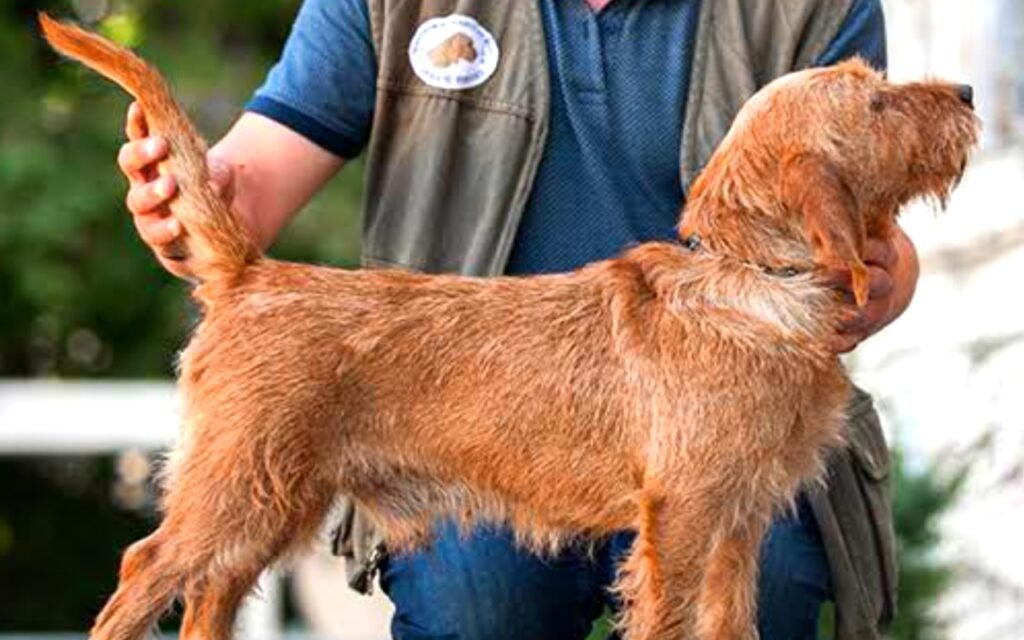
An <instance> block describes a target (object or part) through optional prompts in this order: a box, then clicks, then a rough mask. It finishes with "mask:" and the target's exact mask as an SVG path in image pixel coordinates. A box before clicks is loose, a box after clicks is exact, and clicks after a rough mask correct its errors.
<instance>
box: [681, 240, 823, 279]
mask: <svg viewBox="0 0 1024 640" xmlns="http://www.w3.org/2000/svg"><path fill="white" fill-rule="evenodd" d="M682 245H683V248H684V249H686V250H687V251H690V252H694V253H696V252H703V251H707V248H706V247H705V246H704V240H703V239H702V238H701V237H700V234H699V233H691V234H689V235H688V236H686V237H685V238H682ZM733 258H734V259H735V260H737V261H739V262H744V263H746V264H749V265H751V266H753V267H757V268H758V269H760V270H761V272H762V273H764V274H765V275H769V276H774V277H776V278H793V277H795V276H798V275H801V274H804V273H807V272H808V270H807V269H799V268H797V267H795V266H793V265H784V266H781V267H776V266H772V265H769V264H763V263H757V262H751V261H747V260H743V259H742V258H739V257H735V256H734V257H733Z"/></svg>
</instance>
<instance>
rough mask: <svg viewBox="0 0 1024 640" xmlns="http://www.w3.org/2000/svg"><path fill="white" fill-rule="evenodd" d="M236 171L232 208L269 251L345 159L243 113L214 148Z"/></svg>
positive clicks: (214, 154)
mask: <svg viewBox="0 0 1024 640" xmlns="http://www.w3.org/2000/svg"><path fill="white" fill-rule="evenodd" d="M210 158H211V161H212V162H222V163H224V164H226V165H228V166H229V167H230V169H231V171H232V174H233V176H232V178H233V180H232V192H233V193H232V194H231V195H230V196H229V198H230V199H231V202H232V208H233V210H234V211H235V213H236V214H237V215H238V216H239V217H240V218H241V219H242V221H243V222H244V224H245V225H246V227H247V228H248V229H249V232H250V234H251V235H252V237H253V239H254V240H255V241H256V243H257V244H258V245H259V246H260V247H261V248H263V249H266V248H267V247H269V246H270V245H271V244H273V242H274V240H275V239H276V238H277V236H278V234H279V233H280V232H281V230H282V229H283V228H284V227H285V226H286V225H287V224H288V222H289V221H290V220H291V219H292V218H293V217H294V216H295V215H296V214H297V213H298V212H299V211H300V210H301V209H302V207H304V206H305V205H306V203H308V202H309V200H310V199H311V198H312V197H313V195H314V194H315V193H317V191H319V190H320V188H321V187H322V186H323V185H324V183H326V182H327V181H328V180H329V179H330V178H331V177H332V176H334V174H335V173H337V171H338V170H339V169H341V167H342V166H343V165H344V160H343V159H341V158H339V157H338V156H336V155H334V154H332V153H329V152H327V151H325V150H324V149H321V148H320V147H318V146H316V145H315V144H313V143H312V142H310V141H309V140H307V139H305V138H303V137H302V136H300V135H298V134H297V133H295V132H294V131H292V130H291V129H288V128H287V127H285V126H283V125H281V124H279V123H277V122H275V121H273V120H271V119H269V118H266V117H264V116H261V115H259V114H255V113H245V114H243V115H242V116H241V117H240V118H239V119H238V121H237V122H236V123H235V124H234V126H232V128H231V130H230V131H228V133H227V134H226V135H225V136H224V138H222V139H221V140H220V142H218V143H217V144H216V145H214V146H213V148H212V149H210Z"/></svg>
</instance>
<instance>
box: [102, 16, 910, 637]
mask: <svg viewBox="0 0 1024 640" xmlns="http://www.w3.org/2000/svg"><path fill="white" fill-rule="evenodd" d="M751 7H752V5H750V4H749V3H744V2H742V1H741V0H716V1H715V2H711V1H710V0H708V1H705V2H699V1H681V2H671V3H669V2H661V3H659V2H631V1H629V0H617V1H609V0H568V1H564V2H563V1H561V0H536V1H533V2H522V3H488V2H483V1H470V2H458V3H456V2H449V1H438V2H432V3H399V2H393V1H392V0H335V1H334V2H330V1H328V0H306V2H305V3H304V4H303V6H302V9H301V10H300V12H299V15H298V17H297V19H296V21H295V24H294V26H293V29H292V33H291V36H290V38H289V40H288V43H287V45H286V47H285V50H284V53H283V55H282V58H281V60H280V62H279V63H278V64H277V65H276V66H275V67H274V69H273V70H272V71H271V72H270V74H269V77H268V79H267V81H266V83H265V84H264V85H263V86H262V87H261V88H260V89H259V90H258V91H257V92H256V94H255V96H254V97H253V99H252V100H251V101H250V102H249V104H248V105H247V109H246V111H245V113H243V115H242V116H241V117H240V118H239V120H238V121H237V122H236V123H235V125H234V126H233V127H232V129H231V130H230V131H229V132H228V133H227V134H226V135H225V137H224V138H223V139H222V140H221V141H220V142H219V143H217V144H216V145H215V146H214V147H213V148H212V149H211V150H210V153H209V166H210V170H211V175H212V178H213V182H214V184H215V185H216V186H217V188H218V189H219V191H220V193H221V194H222V195H223V197H224V198H225V199H226V200H227V201H228V202H229V203H230V204H231V206H232V208H233V210H234V211H235V212H236V213H237V215H238V216H239V217H240V218H241V220H242V221H243V222H244V223H245V224H246V226H247V228H248V229H249V231H250V233H251V235H252V237H253V238H254V239H255V241H256V242H257V243H258V244H259V245H260V246H262V247H267V246H269V245H270V244H271V243H272V242H273V240H274V238H275V237H276V236H277V235H278V233H279V232H280V230H281V229H282V228H283V227H284V226H285V225H286V224H287V223H288V221H289V220H290V219H291V218H292V217H293V216H294V215H296V214H297V212H298V211H300V210H301V209H302V207H303V206H304V205H305V204H306V202H307V201H308V200H309V199H310V198H311V197H312V196H313V195H314V194H315V193H316V192H317V191H318V190H319V189H320V188H321V187H322V186H323V185H324V184H325V183H326V182H327V181H328V180H329V179H330V178H331V177H332V176H333V175H335V174H336V173H337V172H338V171H339V170H340V169H341V168H342V167H343V166H344V165H345V164H346V162H347V161H348V160H350V159H352V158H355V157H356V156H358V155H360V154H361V153H364V152H366V153H367V202H366V208H365V211H364V216H365V224H364V229H365V232H364V238H363V250H364V261H365V263H366V264H367V265H371V266H381V267H400V268H410V269H417V270H423V271H431V272H438V271H458V272H462V273H466V274H472V275H481V276H486V275H496V274H502V273H504V274H512V275H514V274H529V273H540V272H556V271H566V270H571V269H574V268H577V267H580V266H582V265H584V264H587V263H589V262H592V261H595V260H599V259H603V258H607V257H609V256H611V255H614V254H616V253H618V252H620V251H621V250H623V249H624V248H626V247H627V246H629V245H631V244H634V243H637V242H641V241H645V240H650V239H670V238H673V237H674V235H675V234H674V229H673V227H674V225H675V223H676V216H677V214H678V211H679V210H680V208H681V206H682V203H683V202H684V200H685V197H686V191H687V188H688V187H689V185H690V182H691V180H692V179H693V177H694V175H695V174H696V173H697V172H698V171H699V169H700V168H701V167H702V166H703V164H704V162H706V160H707V158H708V157H709V156H710V153H711V151H712V150H713V149H714V147H715V146H716V145H717V143H718V142H719V141H720V140H721V138H722V136H724V134H725V131H726V129H727V128H728V125H729V123H730V121H731V120H732V118H733V116H734V115H735V113H736V112H737V111H738V109H739V107H740V105H742V103H743V101H744V100H745V99H746V98H747V97H749V96H750V95H751V94H752V93H753V92H754V91H755V90H756V89H757V88H758V87H760V86H762V85H764V84H766V83H767V82H769V81H770V80H772V79H773V78H775V77H778V76H780V75H783V74H784V73H787V72H789V71H792V70H794V69H797V68H801V67H806V66H812V65H826V64H831V63H834V62H838V61H840V60H842V59H844V58H847V57H850V56H854V55H859V56H862V57H864V58H865V59H866V60H868V61H869V62H870V63H872V64H873V65H874V66H876V67H884V65H885V62H886V59H885V55H886V52H885V42H884V24H883V18H882V14H881V8H880V6H879V2H878V0H840V1H839V2H824V1H817V0H796V1H793V2H786V3H782V2H771V3H761V4H758V5H757V8H756V10H755V9H753V8H751ZM456 8H457V10H458V12H457V13H456ZM793 126H800V123H793ZM127 134H128V137H129V139H130V140H129V142H128V143H127V144H125V145H124V147H123V148H122V150H121V153H120V156H119V164H120V166H121V168H122V170H123V171H124V172H125V174H126V175H127V176H128V178H129V179H130V182H131V188H130V191H129V193H128V198H127V202H128V207H129V209H130V210H131V211H132V213H133V214H134V220H135V224H136V226H137V229H138V232H139V235H140V236H141V237H142V239H143V240H144V241H145V242H146V243H147V244H148V245H149V246H150V247H152V249H153V251H154V253H155V255H156V256H157V259H158V260H160V262H161V264H163V265H164V267H165V268H166V269H167V270H168V271H169V272H171V273H173V274H175V275H177V276H179V277H188V276H189V275H190V269H189V262H188V257H187V255H183V254H182V253H181V252H180V251H179V250H178V249H177V244H176V241H177V240H179V239H180V237H181V234H182V230H181V225H180V223H179V222H178V221H177V220H175V219H174V218H173V217H172V216H170V215H169V214H168V211H167V209H166V206H165V205H166V203H167V201H168V200H169V199H170V198H172V197H173V196H174V194H175V189H176V185H175V181H174V178H173V177H172V176H163V177H157V175H156V169H155V167H156V164H157V163H158V162H159V161H160V160H161V159H162V158H163V157H165V156H166V153H167V143H166V141H165V140H163V139H161V138H159V137H151V136H148V135H147V130H146V122H145V114H143V113H142V112H141V111H140V109H139V108H138V107H137V106H135V105H133V106H132V107H131V108H130V109H129V114H128V119H127ZM268 149H273V153H268V152H267V150H268ZM867 258H868V260H867V262H868V264H869V269H870V276H871V299H870V301H869V303H868V304H867V305H866V306H865V307H864V308H863V309H861V310H859V311H858V312H857V313H855V314H852V315H851V319H850V320H849V321H848V322H847V323H846V324H844V325H843V326H841V327H837V331H836V335H835V344H834V348H835V350H836V351H837V352H848V351H850V350H852V349H854V348H855V347H856V345H857V344H859V343H860V342H861V341H863V340H864V339H866V338H867V337H869V336H870V335H872V334H874V333H876V332H877V331H879V330H881V329H882V328H883V327H884V326H886V325H887V324H888V323H890V322H891V321H893V320H894V319H895V318H896V317H898V316H899V315H900V314H901V313H902V312H903V310H904V309H905V308H906V307H907V305H908V304H909V302H910V299H911V297H912V295H913V291H914V288H915V285H916V280H917V258H916V254H915V252H914V249H913V246H912V244H911V243H910V241H909V240H908V239H907V238H906V236H905V235H903V234H902V233H901V232H898V233H896V234H894V235H893V236H892V237H889V238H873V239H870V240H869V243H868V250H867ZM834 279H835V284H836V286H837V288H839V289H841V290H848V289H849V274H847V273H835V274H834ZM849 414H850V424H849V426H848V431H849V434H850V438H849V439H850V446H849V447H848V449H847V450H845V451H843V452H840V453H839V454H837V455H836V456H835V457H834V459H833V460H832V462H831V464H830V470H829V487H828V489H827V490H823V489H812V490H809V491H807V492H806V493H805V494H804V495H803V496H802V497H801V499H800V500H799V504H798V509H797V511H796V513H794V514H789V515H784V516H780V517H779V518H778V520H777V521H776V523H775V524H774V526H773V527H772V530H771V532H770V534H769V536H768V538H767V540H766V541H765V544H764V546H763V548H762V556H761V578H760V593H759V628H760V633H761V637H762V638H763V639H764V640H775V639H781V638H786V639H789V638H814V637H816V630H817V624H818V616H819V610H820V607H821V605H822V603H823V602H825V601H827V600H833V601H835V603H836V611H837V631H838V637H839V638H875V637H879V633H880V628H881V627H882V626H883V625H884V623H885V622H886V621H888V620H889V619H891V617H892V615H893V608H894V606H895V601H894V600H895V598H894V592H895V568H894V566H895V565H894V559H893V549H892V547H893V533H892V527H891V514H890V512H889V509H890V507H889V496H888V489H887V486H886V484H885V477H886V472H887V469H888V461H887V452H886V450H885V443H884V440H883V438H882V435H881V433H880V428H879V424H878V420H877V416H876V415H875V414H874V411H873V410H872V408H871V403H870V400H869V399H868V398H867V397H866V395H863V394H860V395H858V397H857V398H856V399H855V400H854V402H853V404H852V405H851V408H850V411H849ZM497 463H500V461H497ZM357 520H358V518H357ZM348 521H349V522H351V519H350V520H348ZM353 529H359V527H358V526H357V527H347V528H346V530H347V531H351V530H353ZM361 539H362V538H360V539H357V540H355V541H350V542H348V543H346V544H344V545H343V547H344V548H345V549H348V550H351V551H353V552H354V553H355V555H356V557H357V558H358V559H359V560H361V561H362V560H366V559H367V558H368V559H369V560H370V563H371V564H373V565H377V564H379V565H380V566H379V568H380V571H381V582H382V585H383V587H384V589H385V590H386V592H387V593H388V595H389V596H390V597H391V598H392V600H393V601H394V602H395V605H396V609H397V611H396V615H395V619H394V622H393V633H394V637H396V638H399V639H400V640H424V639H428V638H431V639H432V638H438V639H439V638H445V639H450V638H461V639H463V640H482V639H484V638H487V639H492V640H503V639H505V638H508V639H512V638H517V639H523V638H529V639H533V640H548V639H551V640H556V639H557V640H566V639H573V638H579V639H582V638H584V637H585V636H586V635H587V632H588V630H589V628H590V626H591V624H592V621H593V620H594V619H595V618H596V617H597V616H598V615H600V613H601V611H602V609H603V608H604V607H605V606H611V607H613V608H614V607H615V605H616V603H615V600H614V597H612V596H609V595H608V594H607V593H606V589H607V587H608V586H609V585H610V584H611V583H612V580H613V577H614V572H615V564H616V561H617V560H618V559H619V558H621V557H622V556H623V555H624V553H625V551H626V550H627V549H628V547H629V545H630V543H631V541H632V537H631V534H629V533H628V532H624V533H622V534H621V535H619V536H615V537H613V538H612V539H611V540H608V541H606V542H604V543H602V544H601V545H599V546H598V547H597V549H596V551H595V552H594V553H592V554H588V552H587V551H586V550H582V549H574V550H569V551H567V552H564V553H562V554H559V555H558V556H556V557H554V558H538V557H535V556H532V555H530V554H529V553H528V552H526V551H524V550H521V549H519V548H517V547H516V545H515V543H514V541H513V540H512V538H511V536H510V534H509V533H508V532H507V531H506V530H504V529H502V528H497V527H496V528H490V529H481V530H478V531H475V532H474V533H473V534H472V535H471V536H469V537H468V538H465V537H460V536H459V534H458V532H457V531H456V530H455V528H454V526H451V525H448V524H441V525H440V526H439V528H438V535H437V538H436V540H434V543H433V544H432V545H431V546H430V547H429V548H427V549H424V550H422V551H420V552H418V553H415V554H409V555H398V556H393V557H389V556H386V555H385V556H383V560H381V559H380V554H379V553H377V552H376V549H374V548H372V547H374V545H373V544H370V545H369V547H371V548H367V545H366V544H362V545H361V544H360V540H361ZM370 539H372V538H370ZM374 568H376V567H374Z"/></svg>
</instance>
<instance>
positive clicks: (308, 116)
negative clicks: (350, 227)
mask: <svg viewBox="0 0 1024 640" xmlns="http://www.w3.org/2000/svg"><path fill="white" fill-rule="evenodd" d="M536 1H538V2H539V4H540V8H541V13H542V16H543V20H544V33H545V39H546V43H547V50H548V65H549V74H550V79H551V94H552V95H551V98H552V101H551V121H550V129H549V135H548V140H547V146H546V147H545V150H544V156H543V158H542V160H541V163H540V166H539V167H538V171H537V176H536V179H535V181H534V184H533V191H532V193H531V194H530V198H529V201H528V202H527V205H526V209H525V210H524V212H523V218H522V222H521V224H520V227H519V230H518V234H517V236H516V241H515V243H514V245H513V248H512V253H511V255H510V258H509V263H508V267H507V272H508V273H511V274H523V273H541V272H557V271H568V270H571V269H575V268H577V267H579V266H582V265H584V264H587V263H589V262H593V261H596V260H601V259H604V258H607V257H610V256H612V255H615V254H617V253H619V252H621V251H622V250H623V249H624V248H625V247H628V246H630V245H633V244H636V243H639V242H643V241H647V240H654V239H667V238H671V237H673V235H674V227H675V225H676V223H677V222H678V215H679V211H680V209H681V207H682V204H683V200H684V197H685V194H684V193H683V192H682V188H681V185H680V182H679V147H680V136H681V134H682V125H683V120H684V117H685V113H684V110H685V105H686V98H687V93H688V91H689V88H690V87H689V78H690V69H691V66H692V52H693V40H694V36H695V34H696V30H697V16H698V12H699V9H700V1H701V0H615V1H614V2H612V3H611V4H610V5H608V6H607V7H606V8H605V9H604V10H603V11H601V12H599V13H595V12H593V11H592V10H591V9H590V8H589V7H588V6H587V4H586V2H585V1H584V0H536ZM705 1H714V0H705ZM499 44H500V43H499ZM853 55H860V56H862V57H864V58H865V59H867V60H868V61H869V62H870V63H872V64H873V65H874V66H876V67H877V68H884V67H885V64H886V50H885V27H884V21H883V17H882V10H881V6H880V0H855V2H854V4H853V6H852V7H851V9H850V11H849V15H847V16H846V18H845V20H844V22H843V25H842V27H841V28H840V31H839V33H838V35H837V37H836V39H835V41H834V42H832V43H831V45H830V46H829V47H828V49H827V51H826V52H825V53H824V54H823V56H822V57H821V59H820V60H818V64H821V65H826V64H832V63H835V62H838V61H840V60H842V59H844V58H847V57H850V56H853ZM376 74H377V67H376V59H375V56H374V49H373V42H372V39H371V35H370V17H369V12H368V9H367V7H366V2H365V0H305V2H304V3H303V5H302V8H301V9H300V11H299V14H298V16H297V18H296V20H295V24H294V25H293V27H292V31H291V35H290V36H289V38H288V41H287V43H286V45H285V49H284V53H283V54H282V56H281V59H280V61H279V62H278V63H277V64H276V65H275V66H274V67H273V69H272V70H271V71H270V74H269V76H268V77H267V80H266V82H265V83H264V84H263V86H262V87H260V88H259V89H258V90H257V91H256V93H255V95H254V96H253V98H252V100H251V101H250V102H249V103H248V105H247V107H246V108H247V109H248V110H249V111H253V112H256V113H260V114H262V115H265V116H267V117H270V118H272V119H274V120H276V121H278V122H280V123H281V124H284V125H285V126H287V127H289V128H291V129H293V130H295V131H297V132H298V133H300V134H302V135H303V136H305V137H307V138H308V139H310V140H312V141H313V142H315V143H316V144H318V145H320V146H321V147H323V148H324V149H327V150H328V151H330V152H332V153H335V154H337V155H339V156H341V157H344V158H353V157H355V156H357V155H358V154H359V153H360V152H361V151H362V150H363V148H364V147H365V146H366V143H367V141H368V140H369V136H370V127H371V123H372V119H373V108H374V100H375V98H376V88H375V81H376Z"/></svg>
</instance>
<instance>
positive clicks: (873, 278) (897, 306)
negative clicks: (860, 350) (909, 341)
mask: <svg viewBox="0 0 1024 640" xmlns="http://www.w3.org/2000/svg"><path fill="white" fill-rule="evenodd" d="M864 264H865V265H866V266H867V268H868V283H869V293H868V302H867V304H866V305H864V306H863V307H857V306H856V305H855V304H854V303H853V292H852V290H851V284H850V272H849V271H846V270H843V271H833V272H830V273H829V274H828V275H827V277H826V278H827V282H828V283H829V284H830V285H831V286H833V287H835V288H836V289H838V290H839V291H841V292H843V293H844V294H845V297H846V301H847V310H846V311H847V313H846V314H845V317H844V319H843V321H842V322H841V323H840V325H839V327H837V329H836V333H835V335H833V337H832V341H831V344H830V347H831V349H832V351H834V352H835V353H848V352H850V351H853V350H854V349H855V348H856V347H857V345H859V344H860V343H861V342H863V341H864V340H865V339H866V338H868V337H869V336H872V335H874V334H876V333H878V332H879V331H881V330H882V329H883V328H884V327H886V326H887V325H888V324H889V323H891V322H892V321H893V320H895V319H896V318H898V317H899V316H900V315H902V314H903V312H904V311H906V309H907V307H908V306H909V305H910V301H911V299H912V298H913V297H914V291H915V290H916V288H917V280H918V276H919V273H920V265H919V263H918V260H917V251H916V250H915V249H914V245H913V244H912V243H911V242H910V238H908V237H907V236H906V234H905V233H903V230H902V229H900V228H899V227H898V226H893V233H892V234H891V235H890V236H889V237H888V238H869V239H868V242H867V245H866V246H865V252H864Z"/></svg>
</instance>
